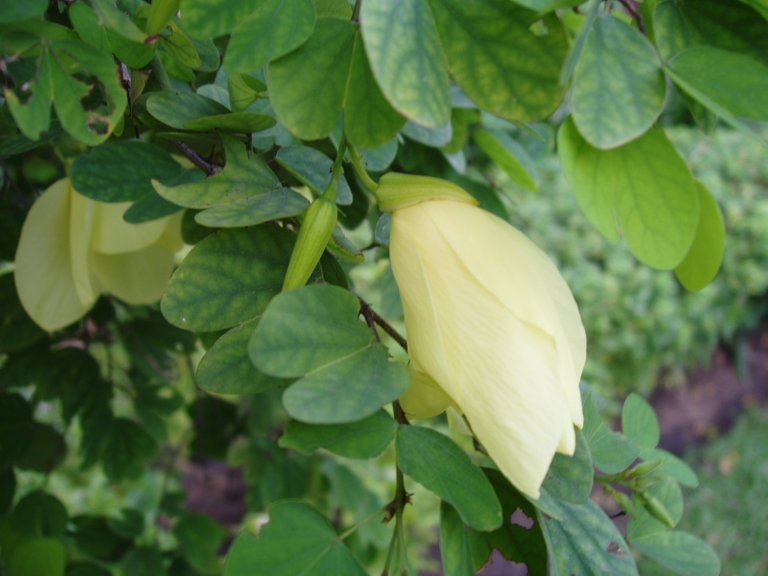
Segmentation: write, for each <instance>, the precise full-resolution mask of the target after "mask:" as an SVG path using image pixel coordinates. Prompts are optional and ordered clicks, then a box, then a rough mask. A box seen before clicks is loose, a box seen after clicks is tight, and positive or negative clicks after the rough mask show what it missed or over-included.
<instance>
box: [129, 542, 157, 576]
mask: <svg viewBox="0 0 768 576" xmlns="http://www.w3.org/2000/svg"><path fill="white" fill-rule="evenodd" d="M120 570H121V573H122V574H126V575H127V574H137V575H138V574H141V575H144V574H147V575H149V574H152V576H166V574H167V572H166V570H165V563H164V562H163V555H162V554H161V553H160V550H158V549H157V548H150V547H149V546H137V547H135V548H132V549H131V550H129V551H128V552H127V553H126V554H125V556H123V557H122V558H121V559H120Z"/></svg>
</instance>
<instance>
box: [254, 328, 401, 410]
mask: <svg viewBox="0 0 768 576" xmlns="http://www.w3.org/2000/svg"><path fill="white" fill-rule="evenodd" d="M257 332H258V329H257ZM409 383H410V378H409V374H408V369H407V368H406V367H405V365H404V364H401V363H399V362H390V361H389V356H388V354H387V349H386V348H385V347H384V346H382V345H380V344H379V345H375V346H372V347H366V348H363V349H362V350H360V351H358V352H354V353H352V354H351V355H349V356H347V357H344V358H338V359H334V360H331V361H329V362H328V363H326V364H324V365H323V366H321V367H318V368H317V369H315V370H312V371H311V372H309V373H308V374H306V375H305V376H304V377H303V378H301V379H300V380H298V381H297V382H295V383H294V384H292V385H291V386H290V387H289V388H288V389H287V390H286V391H285V392H284V393H283V405H284V406H285V409H286V411H287V412H288V414H290V415H291V416H292V417H293V418H296V419H297V420H301V421H302V422H308V423H312V424H338V423H345V422H355V421H357V420H360V419H361V418H365V417H367V416H370V415H371V414H374V413H375V412H376V411H377V410H379V409H380V408H381V407H382V406H384V405H386V404H389V403H390V402H393V401H394V400H396V399H397V398H399V397H400V395H401V394H403V392H405V391H406V389H407V388H408V385H409Z"/></svg>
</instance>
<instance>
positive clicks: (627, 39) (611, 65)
mask: <svg viewBox="0 0 768 576" xmlns="http://www.w3.org/2000/svg"><path fill="white" fill-rule="evenodd" d="M666 87H667V85H666V81H665V79H664V74H663V73H662V71H661V62H660V61H659V56H658V55H657V53H656V50H655V49H654V47H653V45H652V44H651V43H650V42H649V41H648V39H647V38H646V37H645V36H643V35H642V34H641V33H640V32H639V31H638V30H637V29H636V28H633V27H632V26H630V25H629V24H626V23H625V22H622V21H621V20H619V19H618V18H615V17H613V16H611V15H610V14H606V15H603V16H600V17H598V18H597V20H596V22H595V24H594V26H593V27H592V30H590V32H589V34H588V35H587V39H586V43H585V45H584V50H583V52H582V54H581V58H579V62H578V64H577V65H576V69H575V71H574V77H573V94H572V98H571V105H572V107H573V120H574V122H575V123H576V126H577V127H578V128H579V132H581V134H582V135H583V136H584V139H585V140H587V142H589V143H590V144H592V145H593V146H595V147H596V148H602V149H607V148H615V147H616V146H621V145H622V144H626V143H627V142H629V141H631V140H634V139H635V138H637V137H638V136H640V135H641V134H643V133H644V132H646V131H647V130H648V129H649V128H650V127H651V126H652V125H653V124H654V122H656V119H657V118H658V117H659V115H660V114H661V111H662V110H663V109H664V99H665V96H666V92H667V90H666Z"/></svg>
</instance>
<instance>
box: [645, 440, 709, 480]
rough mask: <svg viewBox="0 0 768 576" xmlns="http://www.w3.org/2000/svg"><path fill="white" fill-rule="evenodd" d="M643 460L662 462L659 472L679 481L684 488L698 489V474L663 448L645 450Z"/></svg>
mask: <svg viewBox="0 0 768 576" xmlns="http://www.w3.org/2000/svg"><path fill="white" fill-rule="evenodd" d="M642 458H643V460H647V461H649V462H650V461H653V460H660V461H661V465H660V466H659V471H660V472H663V473H664V474H667V475H668V476H669V477H670V478H673V479H675V480H677V481H678V482H680V484H682V485H683V486H688V487H689V488H696V487H697V486H698V485H699V479H698V477H697V476H696V472H694V471H693V469H692V468H691V467H690V466H689V465H688V464H686V463H685V462H684V461H683V460H681V459H680V458H678V457H677V456H675V455H674V454H672V453H670V452H667V451H666V450H662V449H661V448H654V449H652V450H643V453H642Z"/></svg>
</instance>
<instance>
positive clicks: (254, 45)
mask: <svg viewBox="0 0 768 576" xmlns="http://www.w3.org/2000/svg"><path fill="white" fill-rule="evenodd" d="M314 29H315V9H314V6H313V5H312V1H311V0H293V1H292V2H285V1H284V0H266V1H264V2H259V3H258V5H257V6H256V9H255V10H254V11H253V12H252V13H251V14H250V15H249V16H248V17H247V18H246V19H245V20H243V21H242V22H241V23H239V25H237V27H236V28H235V29H234V31H233V32H232V37H231V38H230V40H229V44H227V53H226V55H225V56H224V68H226V70H227V71H228V72H230V73H232V72H252V71H253V70H258V69H259V68H261V67H262V66H263V65H264V64H266V63H267V62H269V61H271V60H274V59H275V58H279V57H280V56H283V55H284V54H287V53H288V52H290V51H292V50H294V49H295V48H298V47H299V46H301V45H302V44H303V43H304V42H306V40H307V38H309V36H310V35H311V34H312V31H313V30H314Z"/></svg>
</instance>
